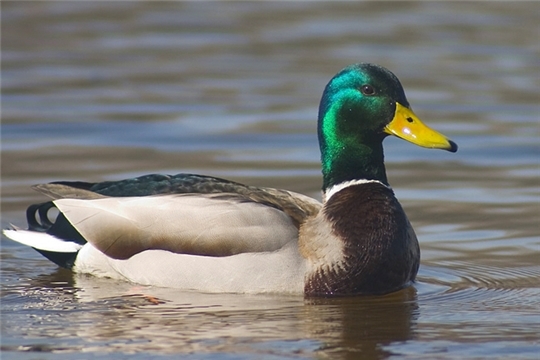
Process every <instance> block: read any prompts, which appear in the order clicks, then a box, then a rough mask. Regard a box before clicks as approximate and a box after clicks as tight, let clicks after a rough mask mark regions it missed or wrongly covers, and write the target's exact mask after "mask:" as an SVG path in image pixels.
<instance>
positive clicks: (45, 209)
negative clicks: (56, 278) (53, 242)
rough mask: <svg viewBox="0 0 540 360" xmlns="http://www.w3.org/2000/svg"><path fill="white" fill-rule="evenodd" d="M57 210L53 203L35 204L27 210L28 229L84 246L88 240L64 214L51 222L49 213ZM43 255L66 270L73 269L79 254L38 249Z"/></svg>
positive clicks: (60, 214) (59, 214)
mask: <svg viewBox="0 0 540 360" xmlns="http://www.w3.org/2000/svg"><path fill="white" fill-rule="evenodd" d="M51 209H56V206H55V205H54V203H53V202H52V201H48V202H45V203H40V204H33V205H30V206H29V207H28V209H26V220H27V221H28V229H29V230H32V231H38V232H45V233H47V234H49V235H53V236H55V237H56V238H59V239H62V240H66V241H71V242H75V243H77V244H81V245H84V244H86V242H87V241H86V240H85V239H84V238H83V237H82V235H81V234H80V233H79V232H78V231H77V229H75V228H74V227H73V225H71V223H70V222H69V221H68V220H67V219H66V217H65V216H64V214H62V213H61V212H60V213H58V215H57V216H56V219H55V220H54V221H51V219H50V218H49V211H50V210H51ZM34 249H35V250H36V251H38V252H39V253H40V254H41V255H43V256H45V257H46V258H47V259H49V260H50V261H52V262H54V263H55V264H57V265H58V266H61V267H64V268H68V269H70V268H72V267H73V264H74V263H75V259H76V257H77V253H61V252H54V251H47V250H41V249H36V248H34Z"/></svg>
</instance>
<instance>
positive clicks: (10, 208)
mask: <svg viewBox="0 0 540 360" xmlns="http://www.w3.org/2000/svg"><path fill="white" fill-rule="evenodd" d="M538 13H539V5H538V4H537V3H534V2H511V3H510V2H508V3H504V2H476V3H463V2H459V3H451V2H443V3H438V2H411V3H409V2H399V3H394V2H362V3H324V2H316V3H308V2H291V3H282V2H278V3H272V2H264V3H261V2H257V3H249V2H233V3H229V2H225V3H218V2H213V3H198V2H186V3H173V2H168V3H124V2H113V3H102V2H83V3H80V2H39V3H38V2H35V3H17V2H9V3H3V4H2V14H1V17H2V19H1V20H2V54H1V57H2V59H1V60H2V184H1V186H2V187H1V190H2V219H1V224H2V227H7V226H8V225H9V223H14V224H18V225H21V226H22V225H23V224H24V223H25V216H24V210H25V208H26V206H27V205H28V204H30V203H32V202H38V201H44V200H45V199H44V198H43V196H41V195H39V194H37V193H35V192H33V191H31V190H30V188H29V186H30V185H32V184H36V183H42V182H48V181H54V180H59V179H62V180H87V181H102V180H111V179H122V178H126V177H130V176H136V175H142V174H147V173H171V174H173V173H178V172H195V173H203V174H209V175H214V176H220V177H226V178H230V179H233V180H236V181H240V182H245V183H249V184H252V185H264V186H273V187H280V188H287V189H290V190H294V191H298V192H302V193H305V194H307V195H310V196H314V197H317V198H320V183H321V179H320V164H319V153H318V145H317V138H316V128H315V125H316V115H317V107H318V101H319V99H320V96H321V93H322V90H323V88H324V86H325V84H326V82H327V81H328V80H329V79H330V78H331V77H332V76H333V75H334V74H335V73H336V72H337V71H338V70H340V69H341V68H342V67H344V66H346V65H348V64H351V63H355V62H360V61H366V62H374V63H380V64H382V65H384V66H386V67H388V68H389V69H391V70H392V71H393V72H395V73H396V74H397V76H398V77H399V78H400V80H401V81H402V83H403V85H404V87H405V90H406V93H407V96H408V99H409V101H410V103H411V104H412V106H413V108H414V109H415V112H416V113H417V115H419V116H420V118H422V119H423V121H424V122H426V123H428V124H429V125H431V126H432V127H434V128H437V129H438V130H440V131H442V132H443V133H445V134H446V135H448V136H449V137H451V138H452V139H453V140H454V141H456V142H457V143H458V144H459V146H460V149H459V151H458V152H457V153H456V154H451V153H446V152H442V151H433V150H426V149H421V148H416V147H414V146H413V145H411V144H408V143H405V142H403V141H400V140H398V139H387V140H385V151H386V164H387V171H388V176H389V179H390V182H391V184H392V186H393V188H394V190H395V192H396V195H397V196H398V198H399V199H400V201H401V203H402V205H403V206H404V208H405V210H406V212H407V214H408V216H409V218H410V219H411V221H412V223H413V226H414V227H415V230H416V232H417V234H418V237H419V239H420V244H421V249H422V264H421V267H420V272H419V276H418V282H417V284H416V285H415V286H414V287H412V288H409V289H406V290H404V291H401V292H398V293H395V294H391V295H388V296H384V297H356V298H344V299H304V298H302V297H283V296H278V295H275V296H267V295H265V296H253V295H250V296H246V295H238V294H203V293H197V292H186V291H178V290H174V289H160V288H152V287H142V286H138V285H134V284H129V283H124V282H117V281H112V280H107V279H96V278H94V277H91V276H79V275H74V274H72V273H71V272H69V271H66V270H61V269H58V268H57V267H56V266H55V265H54V264H52V263H50V262H48V261H47V260H46V259H44V258H42V257H41V256H40V255H39V254H38V253H37V252H35V251H33V250H32V249H29V248H25V247H23V246H19V245H18V244H15V243H13V242H10V241H9V240H7V239H5V238H2V248H1V252H0V255H1V259H2V262H1V269H2V280H1V288H2V298H1V308H2V329H1V330H2V357H3V358H6V359H7V358H17V359H23V358H28V359H34V358H40V359H49V358H50V359H53V358H54V359H58V358H66V359H72V358H74V357H76V358H93V357H113V356H114V358H123V357H136V358H141V359H146V358H148V357H149V356H153V357H173V358H175V357H177V356H178V355H179V354H181V355H183V357H185V358H188V359H203V358H204V359H207V358H212V359H232V358H234V359H238V358H240V359H244V358H245V359H251V358H265V359H283V358H291V359H292V358H328V359H358V358H362V359H398V358H399V359H484V358H489V359H537V358H538V354H539V351H540V350H539V349H540V347H539V342H540V336H539V335H538V334H539V333H540V315H539V312H538V309H539V308H540V307H539V306H540V280H539V279H540V236H539V235H540V229H539V227H540V225H539V224H540V222H539V220H540V205H539V204H540V202H539V201H540V181H539V175H540V166H539V165H540V164H539V159H540V157H539V155H540V146H539V145H538V136H539V135H540V127H539V120H540V119H539V114H540V112H539V111H540V107H539V105H538V104H539V101H538V100H539V95H540V94H539V88H540V87H539V83H540V81H539V77H538V74H539V63H538V54H539V42H538V33H539V25H538V24H539V21H538V20H539V19H538Z"/></svg>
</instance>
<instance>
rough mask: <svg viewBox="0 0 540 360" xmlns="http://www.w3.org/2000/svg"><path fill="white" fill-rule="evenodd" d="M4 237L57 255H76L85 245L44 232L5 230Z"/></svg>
mask: <svg viewBox="0 0 540 360" xmlns="http://www.w3.org/2000/svg"><path fill="white" fill-rule="evenodd" d="M3 232H4V235H6V236H7V237H8V238H10V239H11V240H13V241H16V242H18V243H20V244H23V245H27V246H31V247H33V248H36V249H39V250H45V251H52V252H57V253H76V252H78V251H79V250H80V249H81V248H82V247H83V245H80V244H77V243H75V242H72V241H65V240H62V239H59V238H57V237H55V236H52V235H49V234H47V233H44V232H38V231H31V230H20V229H13V230H8V229H5V230H3Z"/></svg>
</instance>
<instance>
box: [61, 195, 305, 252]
mask: <svg viewBox="0 0 540 360" xmlns="http://www.w3.org/2000/svg"><path fill="white" fill-rule="evenodd" d="M54 204H55V206H56V207H57V208H58V209H59V210H60V212H61V213H62V214H63V216H64V217H65V218H66V219H67V220H68V221H69V223H70V224H71V225H72V226H73V227H74V228H75V229H76V230H77V231H78V232H79V233H80V234H81V235H82V237H83V238H84V239H85V240H87V241H88V242H90V243H91V244H92V245H93V246H95V247H96V248H97V249H99V250H100V251H102V252H103V253H105V254H106V255H108V256H110V257H112V258H115V259H127V258H129V257H131V256H133V255H135V254H137V253H139V252H141V251H144V250H148V249H161V250H168V251H171V252H175V253H182V254H193V255H205V256H229V255H234V254H239V253H245V252H263V251H275V250H277V249H280V248H281V247H282V246H284V245H285V244H287V243H288V242H291V241H296V240H297V238H298V228H297V224H296V223H295V222H294V221H293V219H292V218H291V217H290V216H289V215H287V214H286V213H285V212H284V211H282V210H280V209H277V208H275V207H272V206H267V205H264V204H261V203H257V202H253V201H249V200H246V199H245V198H243V197H240V196H237V195H235V194H204V195H203V194H196V195H191V194H181V195H179V194H174V195H160V196H144V197H105V198H99V199H91V200H80V199H59V200H54Z"/></svg>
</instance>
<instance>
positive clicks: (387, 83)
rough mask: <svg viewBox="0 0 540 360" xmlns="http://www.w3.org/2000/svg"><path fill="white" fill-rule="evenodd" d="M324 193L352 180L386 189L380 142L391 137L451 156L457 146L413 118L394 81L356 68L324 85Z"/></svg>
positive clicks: (377, 69)
mask: <svg viewBox="0 0 540 360" xmlns="http://www.w3.org/2000/svg"><path fill="white" fill-rule="evenodd" d="M318 133H319V144H320V147H321V160H322V167H323V181H324V182H323V189H327V188H329V187H331V186H332V185H336V184H339V183H341V182H344V181H348V180H354V179H367V180H379V181H381V182H383V183H385V184H388V180H387V178H386V171H385V168H384V155H383V149H382V141H383V140H384V138H385V137H386V136H388V135H395V136H397V137H400V138H402V139H404V140H407V141H410V142H412V143H414V144H416V145H419V146H423V147H429V148H437V149H445V150H448V151H452V152H455V151H456V150H457V145H456V144H455V143H454V142H452V141H450V140H448V139H447V138H446V137H444V136H443V135H442V134H440V133H438V132H436V131H434V130H432V129H430V128H428V127H427V126H425V125H424V124H422V122H421V121H420V120H419V119H418V117H416V115H415V114H414V113H413V112H412V110H411V109H410V106H409V102H408V101H407V98H406V97H405V92H404V91H403V87H402V86H401V83H400V82H399V80H398V78H397V77H396V76H395V75H394V74H392V73H391V72H390V71H388V70H387V69H385V68H383V67H381V66H378V65H373V64H355V65H351V66H348V67H346V68H345V69H343V70H342V71H340V72H339V73H338V74H337V75H336V76H334V78H332V80H330V82H329V83H328V85H326V88H325V90H324V93H323V96H322V99H321V104H320V107H319V123H318Z"/></svg>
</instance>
